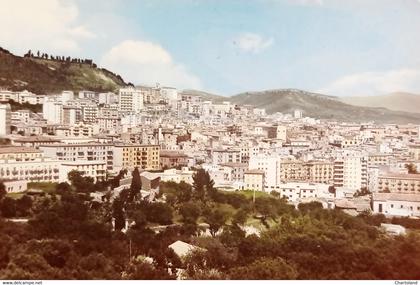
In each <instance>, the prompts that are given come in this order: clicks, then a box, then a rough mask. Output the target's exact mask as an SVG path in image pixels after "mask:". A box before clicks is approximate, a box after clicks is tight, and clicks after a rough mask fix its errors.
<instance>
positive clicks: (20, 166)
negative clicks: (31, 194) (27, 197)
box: [0, 158, 60, 182]
mask: <svg viewBox="0 0 420 285" xmlns="http://www.w3.org/2000/svg"><path fill="white" fill-rule="evenodd" d="M59 168H60V161H58V160H56V159H48V158H35V159H32V160H28V161H26V160H15V159H1V160H0V177H1V178H2V179H5V180H25V181H28V182H58V180H59Z"/></svg>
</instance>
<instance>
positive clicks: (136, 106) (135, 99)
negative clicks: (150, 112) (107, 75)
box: [118, 88, 143, 113]
mask: <svg viewBox="0 0 420 285" xmlns="http://www.w3.org/2000/svg"><path fill="white" fill-rule="evenodd" d="M118 96H119V111H121V112H128V113H139V112H140V111H141V110H142V109H143V93H142V91H141V90H138V89H135V88H123V89H120V91H119V93H118Z"/></svg>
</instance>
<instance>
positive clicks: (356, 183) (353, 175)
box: [334, 155, 368, 190]
mask: <svg viewBox="0 0 420 285" xmlns="http://www.w3.org/2000/svg"><path fill="white" fill-rule="evenodd" d="M367 183H368V175H367V159H366V158H365V157H363V156H359V155H349V156H345V157H343V158H338V159H337V160H336V161H335V162H334V186H336V187H345V188H349V189H353V190H359V189H360V188H362V187H367V186H368V185H367Z"/></svg>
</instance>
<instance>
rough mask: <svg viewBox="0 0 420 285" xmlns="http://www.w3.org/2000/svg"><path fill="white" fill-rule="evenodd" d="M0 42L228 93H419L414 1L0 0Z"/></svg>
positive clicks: (136, 76) (418, 21)
mask: <svg viewBox="0 0 420 285" xmlns="http://www.w3.org/2000/svg"><path fill="white" fill-rule="evenodd" d="M0 7H1V8H0V26H1V27H2V28H1V29H0V46H1V47H3V48H6V49H8V50H10V51H11V52H13V53H15V54H18V55H23V54H24V53H26V52H27V51H28V50H29V49H31V50H32V51H36V50H40V51H43V52H47V53H49V54H55V55H65V56H68V55H69V56H73V57H81V58H91V59H93V60H94V61H95V62H96V63H97V64H98V65H100V66H103V67H105V68H107V69H110V70H111V71H113V72H115V73H118V74H120V75H121V76H122V77H123V78H124V79H125V80H126V81H130V82H132V83H134V84H145V85H154V84H155V83H157V82H159V83H160V84H161V85H163V86H173V87H177V88H179V89H199V90H204V91H208V92H212V93H216V94H220V95H225V96H230V95H234V94H238V93H241V92H245V91H257V90H267V89H279V88H297V89H302V90H307V91H312V92H319V93H323V94H328V95H335V96H371V95H382V94H386V93H390V92H397V91H405V92H412V93H418V94H420V0H351V1H350V0H348V1H346V0H223V1H221V0H106V1H104V0H37V1H31V0H0Z"/></svg>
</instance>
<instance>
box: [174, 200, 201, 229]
mask: <svg viewBox="0 0 420 285" xmlns="http://www.w3.org/2000/svg"><path fill="white" fill-rule="evenodd" d="M179 213H180V215H181V216H182V221H183V223H184V224H196V223H197V219H198V217H199V216H200V214H201V210H200V206H199V205H198V204H197V203H195V202H187V203H184V204H182V205H181V207H180V209H179Z"/></svg>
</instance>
